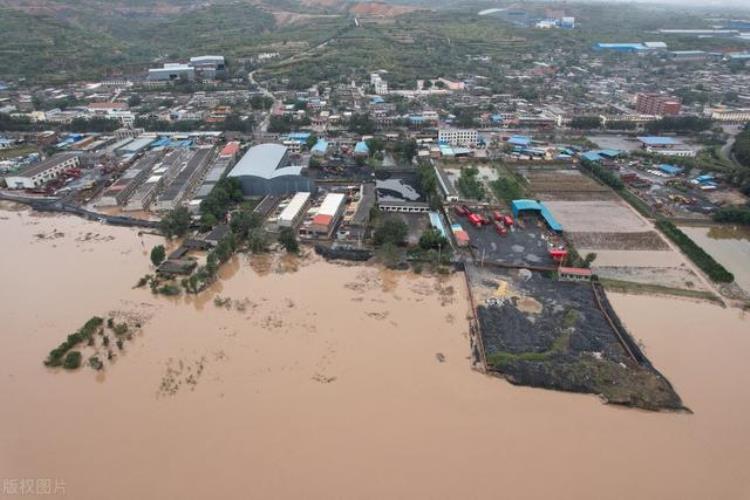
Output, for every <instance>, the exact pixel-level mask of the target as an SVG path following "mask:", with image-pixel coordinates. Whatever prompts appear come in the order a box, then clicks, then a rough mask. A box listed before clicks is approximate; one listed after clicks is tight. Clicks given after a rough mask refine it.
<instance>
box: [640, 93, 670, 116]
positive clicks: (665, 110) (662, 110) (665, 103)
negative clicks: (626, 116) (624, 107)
mask: <svg viewBox="0 0 750 500" xmlns="http://www.w3.org/2000/svg"><path fill="white" fill-rule="evenodd" d="M681 108H682V103H681V102H680V99H679V98H678V97H672V96H668V95H662V94H638V95H637V96H636V98H635V110H636V111H637V112H638V113H641V114H644V115H658V116H675V115H678V114H680V109H681Z"/></svg>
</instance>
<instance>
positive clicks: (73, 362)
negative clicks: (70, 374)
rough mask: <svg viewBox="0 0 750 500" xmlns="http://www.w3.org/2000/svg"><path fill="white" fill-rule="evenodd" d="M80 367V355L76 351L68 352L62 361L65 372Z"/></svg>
mask: <svg viewBox="0 0 750 500" xmlns="http://www.w3.org/2000/svg"><path fill="white" fill-rule="evenodd" d="M80 366H81V353H80V352H78V351H70V352H69V353H68V354H67V355H66V356H65V361H63V368H65V369H66V370H75V369H76V368H78V367H80Z"/></svg>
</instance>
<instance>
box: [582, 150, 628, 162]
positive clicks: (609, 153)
mask: <svg viewBox="0 0 750 500" xmlns="http://www.w3.org/2000/svg"><path fill="white" fill-rule="evenodd" d="M620 154H622V151H619V150H617V149H592V150H591V151H586V152H584V153H581V158H583V159H585V160H588V161H601V160H604V159H612V158H617V157H618V156H620Z"/></svg>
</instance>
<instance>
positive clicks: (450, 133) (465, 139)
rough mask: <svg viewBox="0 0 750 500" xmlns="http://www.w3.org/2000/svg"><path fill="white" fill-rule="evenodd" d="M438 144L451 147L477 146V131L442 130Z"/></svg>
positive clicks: (468, 129)
mask: <svg viewBox="0 0 750 500" xmlns="http://www.w3.org/2000/svg"><path fill="white" fill-rule="evenodd" d="M438 142H439V143H441V144H450V145H451V146H476V145H477V130H476V129H473V128H440V129H439V130H438Z"/></svg>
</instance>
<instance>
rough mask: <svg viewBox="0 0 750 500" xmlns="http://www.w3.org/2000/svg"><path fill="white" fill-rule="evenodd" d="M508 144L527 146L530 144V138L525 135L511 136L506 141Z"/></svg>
mask: <svg viewBox="0 0 750 500" xmlns="http://www.w3.org/2000/svg"><path fill="white" fill-rule="evenodd" d="M508 144H512V145H514V146H528V145H530V144H531V137H529V136H526V135H512V136H511V137H510V139H508Z"/></svg>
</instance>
